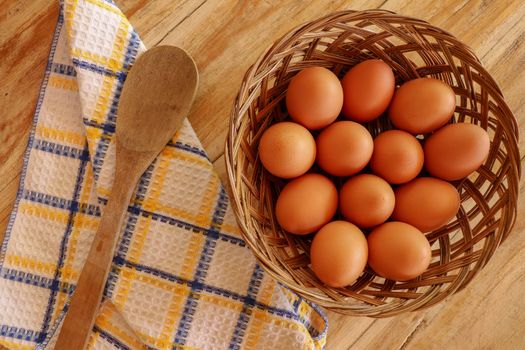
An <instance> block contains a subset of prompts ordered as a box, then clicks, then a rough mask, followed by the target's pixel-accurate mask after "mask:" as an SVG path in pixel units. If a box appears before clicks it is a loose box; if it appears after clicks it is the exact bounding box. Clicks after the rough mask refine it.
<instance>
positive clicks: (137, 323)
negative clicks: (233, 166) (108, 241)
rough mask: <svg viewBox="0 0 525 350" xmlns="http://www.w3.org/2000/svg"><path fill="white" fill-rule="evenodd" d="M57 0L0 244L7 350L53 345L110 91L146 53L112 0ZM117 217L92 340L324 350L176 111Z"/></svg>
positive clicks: (316, 329) (110, 119) (81, 254)
mask: <svg viewBox="0 0 525 350" xmlns="http://www.w3.org/2000/svg"><path fill="white" fill-rule="evenodd" d="M60 7H61V11H60V15H59V19H58V23H57V27H56V32H55V36H54V40H53V43H52V47H51V53H50V56H49V62H48V65H47V68H46V73H45V79H44V82H43V84H42V88H41V92H40V96H39V100H38V105H37V108H36V111H35V115H34V121H33V126H32V129H31V134H30V139H29V143H28V147H27V150H26V153H25V156H24V165H23V172H22V177H21V182H20V189H19V191H18V195H17V198H16V203H15V208H14V210H13V212H12V215H11V218H10V221H9V225H8V228H7V232H6V234H5V239H4V242H3V244H2V246H1V251H0V344H1V345H3V346H4V347H7V348H8V349H34V348H37V349H52V348H53V344H54V341H56V336H57V334H58V330H59V329H60V325H61V320H62V319H63V316H64V306H65V305H66V303H67V302H68V298H69V295H71V293H72V292H73V290H74V288H75V283H76V281H77V279H78V277H79V274H80V272H81V269H82V266H83V262H84V261H85V259H86V256H87V253H88V250H89V246H90V243H91V240H92V238H93V236H94V233H95V231H96V229H97V225H98V222H99V218H100V213H101V211H103V210H104V205H105V203H106V199H107V196H108V193H109V191H110V188H111V185H112V179H113V171H114V167H115V147H114V132H115V120H116V118H117V114H118V113H117V106H118V99H119V95H120V93H121V91H122V86H123V83H124V81H125V79H126V73H127V72H128V70H129V69H130V67H131V66H132V65H133V62H134V60H135V58H136V57H137V55H140V53H141V52H143V51H144V50H145V47H144V45H143V44H142V43H141V41H140V39H139V37H138V35H137V33H136V32H135V31H134V30H133V28H132V27H131V25H130V23H129V22H128V20H127V19H126V17H125V16H124V15H123V14H122V13H121V11H120V10H119V9H118V8H117V7H116V6H115V4H113V3H112V2H108V1H103V0H76V1H74V0H65V1H61V2H60ZM124 222H125V223H124V225H123V228H122V231H121V233H120V239H119V243H118V246H117V252H116V255H115V257H114V260H113V265H112V268H111V272H110V276H109V278H108V282H107V284H106V289H105V293H104V295H105V300H106V301H105V303H104V306H103V307H102V308H101V312H100V314H99V315H98V317H97V320H96V324H95V326H94V329H93V332H92V334H91V337H90V341H89V348H90V349H143V348H151V349H213V350H219V349H320V348H323V347H324V344H325V339H326V328H327V320H326V317H325V315H324V314H323V312H322V311H321V310H320V309H319V308H318V307H317V306H315V305H312V304H310V303H308V302H307V301H305V300H304V299H302V298H301V297H299V296H297V295H296V294H294V293H292V292H291V291H290V290H288V289H286V288H285V287H283V286H281V285H280V284H278V283H277V282H276V281H274V280H273V279H272V278H271V277H269V276H268V275H267V274H266V273H265V272H264V270H263V269H262V268H261V267H260V266H259V265H258V264H257V263H256V261H255V258H254V257H253V255H252V254H251V252H250V250H249V249H248V248H247V247H246V244H245V243H244V241H243V240H242V238H241V236H240V234H239V229H238V227H237V225H236V222H235V218H234V214H233V212H232V210H231V208H230V205H229V203H228V196H227V193H226V192H225V190H224V188H223V186H222V185H221V183H220V180H219V177H218V176H217V174H216V173H215V172H214V170H213V167H212V164H211V163H210V161H209V159H208V158H207V156H206V153H205V152H204V150H203V148H202V146H201V144H200V143H199V140H198V139H197V137H196V135H195V133H194V131H193V129H192V127H191V125H190V124H189V123H188V121H187V120H186V121H185V122H184V124H183V127H182V129H181V130H180V131H179V132H178V133H177V134H176V135H174V137H173V139H172V140H171V141H170V143H169V144H168V145H167V146H166V148H165V149H164V150H163V151H162V153H161V154H160V155H159V157H158V158H157V159H156V160H155V162H154V163H153V164H152V165H151V166H150V167H149V168H148V170H147V171H146V173H145V174H144V175H143V176H142V178H141V180H140V183H139V184H138V186H137V188H136V190H135V193H134V195H133V198H132V201H131V203H130V206H129V208H128V211H127V214H126V218H125V221H124ZM144 344H145V345H146V346H147V347H145V346H144ZM72 350H73V349H72Z"/></svg>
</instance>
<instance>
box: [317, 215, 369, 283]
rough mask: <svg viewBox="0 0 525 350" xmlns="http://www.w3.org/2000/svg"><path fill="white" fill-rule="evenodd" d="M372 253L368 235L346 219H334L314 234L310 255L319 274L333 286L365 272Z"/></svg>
mask: <svg viewBox="0 0 525 350" xmlns="http://www.w3.org/2000/svg"><path fill="white" fill-rule="evenodd" d="M367 257H368V246H367V242H366V238H365V235H364V234H363V232H361V230H359V228H357V227H356V226H355V225H353V224H351V223H349V222H346V221H332V222H330V223H329V224H327V225H325V226H324V227H323V228H322V229H321V230H320V231H319V232H318V233H317V234H316V235H315V237H314V240H313V241H312V246H311V247H310V259H311V262H312V270H313V271H314V273H315V275H316V276H317V277H318V278H319V279H320V280H321V281H323V282H324V283H325V284H326V285H328V286H330V287H344V286H348V285H350V284H352V283H353V282H354V281H355V280H357V278H358V277H359V276H360V275H361V274H362V273H363V270H364V269H365V266H366V260H367Z"/></svg>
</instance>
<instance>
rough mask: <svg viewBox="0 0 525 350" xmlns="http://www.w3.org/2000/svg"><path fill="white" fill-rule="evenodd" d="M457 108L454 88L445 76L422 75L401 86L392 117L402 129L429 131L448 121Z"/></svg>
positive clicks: (391, 109) (395, 96) (390, 114)
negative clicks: (446, 81)
mask: <svg viewBox="0 0 525 350" xmlns="http://www.w3.org/2000/svg"><path fill="white" fill-rule="evenodd" d="M455 109H456V95H455V94H454V90H452V88H451V87H450V86H448V85H447V84H445V83H444V82H442V81H441V80H437V79H433V78H419V79H414V80H410V81H408V82H406V83H404V84H403V85H401V87H400V88H399V89H397V91H396V93H395V94H394V98H393V99H392V103H391V104H390V107H389V108H388V117H389V118H390V120H391V121H392V123H393V124H394V125H395V126H396V127H397V128H399V129H402V130H405V131H408V132H409V133H411V134H414V135H416V134H426V133H429V132H431V131H434V130H436V129H438V128H440V127H442V126H443V125H445V124H446V123H447V122H448V121H449V120H450V118H451V117H452V115H453V114H454V110H455Z"/></svg>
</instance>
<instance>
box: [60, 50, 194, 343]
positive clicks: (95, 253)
mask: <svg viewBox="0 0 525 350" xmlns="http://www.w3.org/2000/svg"><path fill="white" fill-rule="evenodd" d="M198 80H199V77H198V72H197V67H196V65H195V62H193V60H192V58H191V57H190V56H189V55H188V54H187V53H186V52H185V51H183V50H182V49H180V48H177V47H173V46H159V47H155V48H152V49H150V50H148V51H146V52H145V53H143V54H142V55H141V56H139V57H138V59H137V60H136V62H135V64H134V65H133V67H132V69H131V71H130V72H129V74H128V76H127V79H126V82H125V84H124V88H123V90H122V95H121V96H120V103H119V109H118V115H119V116H118V118H117V127H116V148H117V149H116V151H117V152H116V154H117V155H116V170H115V179H114V182H113V188H112V189H111V194H110V195H109V199H108V203H107V205H106V207H105V209H104V213H103V215H102V218H101V220H100V225H99V227H98V230H97V233H96V235H95V239H94V240H93V243H92V245H91V250H90V251H89V255H88V257H87V261H86V264H85V265H84V268H83V270H82V273H81V274H80V278H79V280H78V283H77V286H76V288H75V291H74V293H73V296H72V298H71V302H70V305H69V310H68V313H67V315H66V317H65V319H64V323H63V325H62V329H61V331H60V334H59V336H58V340H57V343H56V346H55V349H56V350H80V349H84V348H85V346H86V344H87V341H88V339H89V335H90V333H91V330H92V328H93V324H94V322H95V316H96V315H97V310H98V306H99V304H100V301H101V299H102V293H103V291H104V286H105V284H106V279H107V277H108V273H109V269H110V266H111V262H112V259H113V255H114V250H115V246H116V243H117V238H118V237H119V233H120V228H121V226H122V221H123V219H124V214H125V212H126V209H127V207H128V204H129V202H130V200H131V195H132V194H133V190H134V189H135V186H136V185H137V182H138V181H139V179H140V176H141V175H142V174H143V173H144V171H145V170H146V169H147V168H148V166H149V165H150V164H151V162H152V161H153V160H154V159H155V158H156V157H157V155H158V154H159V153H160V151H162V149H163V148H164V147H165V146H166V144H167V143H168V141H169V140H170V139H171V138H172V137H173V134H174V133H175V132H176V131H177V130H178V128H179V127H180V125H181V124H182V121H183V120H184V118H185V117H186V116H187V114H188V112H189V111H190V107H191V105H192V103H193V99H194V98H195V93H196V91H197V85H198Z"/></svg>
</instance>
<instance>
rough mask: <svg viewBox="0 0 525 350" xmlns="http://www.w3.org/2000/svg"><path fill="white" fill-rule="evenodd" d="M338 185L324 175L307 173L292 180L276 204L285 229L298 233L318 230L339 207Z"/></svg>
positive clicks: (278, 219)
mask: <svg viewBox="0 0 525 350" xmlns="http://www.w3.org/2000/svg"><path fill="white" fill-rule="evenodd" d="M337 197H338V195H337V189H336V187H335V185H334V184H333V183H332V181H330V180H329V179H328V178H326V177H325V176H323V175H319V174H305V175H303V176H301V177H298V178H297V179H294V180H292V181H290V182H289V183H287V184H286V186H284V188H283V190H282V191H281V193H280V195H279V198H278V199H277V204H276V207H275V214H276V216H277V221H278V222H279V224H280V225H281V227H282V228H283V229H285V230H286V231H288V232H290V233H294V234H297V235H304V234H308V233H312V232H315V231H317V230H319V229H320V228H321V227H323V226H324V225H325V224H326V223H328V222H329V221H330V220H331V219H332V217H333V216H334V214H335V212H336V211H337V202H338V201H337Z"/></svg>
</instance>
